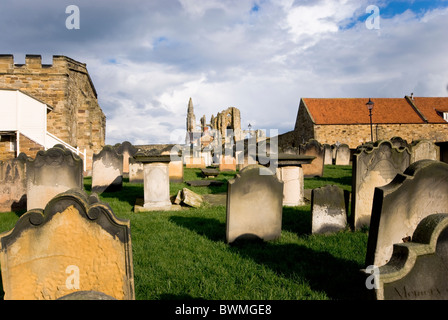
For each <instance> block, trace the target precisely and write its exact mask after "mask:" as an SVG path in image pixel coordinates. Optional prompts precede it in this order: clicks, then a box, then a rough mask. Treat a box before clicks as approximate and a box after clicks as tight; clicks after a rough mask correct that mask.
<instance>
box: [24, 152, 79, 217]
mask: <svg viewBox="0 0 448 320" xmlns="http://www.w3.org/2000/svg"><path fill="white" fill-rule="evenodd" d="M83 186H84V185H83V162H82V159H81V158H80V157H78V156H77V155H76V154H74V153H72V152H71V151H70V150H68V149H66V148H65V147H64V146H62V145H55V146H54V147H53V148H51V149H48V150H46V151H39V152H38V153H37V154H36V158H34V159H31V158H28V159H27V161H26V190H27V192H26V193H27V210H31V209H43V208H45V206H46V205H47V203H48V201H50V200H51V199H52V198H53V197H54V196H56V195H57V194H59V193H61V192H65V191H67V190H70V189H74V188H77V189H80V190H82V189H83Z"/></svg>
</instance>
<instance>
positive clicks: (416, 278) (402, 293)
mask: <svg viewBox="0 0 448 320" xmlns="http://www.w3.org/2000/svg"><path fill="white" fill-rule="evenodd" d="M369 267H371V266H369ZM372 271H373V274H372ZM364 272H365V273H366V276H367V279H366V284H369V285H371V288H372V289H375V291H374V293H375V298H376V299H378V300H447V299H448V282H447V281H446V279H447V278H448V214H446V213H439V214H431V215H429V216H427V217H425V218H423V219H422V220H421V221H420V223H419V224H418V225H417V227H416V229H415V231H414V232H413V234H412V241H410V242H406V243H399V244H394V246H393V255H392V258H391V260H390V261H389V262H388V263H387V264H386V265H384V266H382V267H380V268H378V269H376V270H375V269H369V270H367V268H366V270H364ZM374 286H376V288H375V287H374Z"/></svg>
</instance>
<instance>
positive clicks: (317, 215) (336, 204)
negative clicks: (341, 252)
mask: <svg viewBox="0 0 448 320" xmlns="http://www.w3.org/2000/svg"><path fill="white" fill-rule="evenodd" d="M347 204H348V194H347V193H346V192H344V190H343V189H341V188H339V187H338V186H333V185H326V186H324V187H321V188H316V189H313V190H312V192H311V217H312V219H311V221H312V223H311V233H313V234H322V233H333V232H338V231H341V230H344V229H345V228H346V226H347Z"/></svg>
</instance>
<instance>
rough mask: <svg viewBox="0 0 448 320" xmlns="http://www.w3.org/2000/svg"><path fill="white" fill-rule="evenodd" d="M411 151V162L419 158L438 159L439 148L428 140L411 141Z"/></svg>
mask: <svg viewBox="0 0 448 320" xmlns="http://www.w3.org/2000/svg"><path fill="white" fill-rule="evenodd" d="M409 149H410V151H411V163H414V162H417V161H419V160H439V159H440V148H439V147H438V146H436V145H435V144H434V143H433V142H432V141H429V140H424V139H423V140H417V141H412V143H411V144H410V145H409Z"/></svg>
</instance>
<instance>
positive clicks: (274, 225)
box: [226, 165, 283, 243]
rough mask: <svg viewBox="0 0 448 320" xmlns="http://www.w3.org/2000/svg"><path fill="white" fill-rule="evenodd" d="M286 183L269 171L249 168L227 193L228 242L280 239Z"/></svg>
mask: <svg viewBox="0 0 448 320" xmlns="http://www.w3.org/2000/svg"><path fill="white" fill-rule="evenodd" d="M282 198H283V183H282V182H281V181H279V180H278V179H277V177H276V175H275V174H274V173H273V172H272V171H271V170H270V169H268V168H266V167H263V166H261V165H249V166H247V167H245V168H244V169H243V170H241V171H240V172H239V173H238V174H237V175H236V177H235V179H232V180H229V183H228V190H227V221H226V223H227V229H226V240H227V242H228V243H232V242H234V241H235V240H237V239H246V238H259V239H263V240H265V241H269V240H274V239H277V238H279V237H280V234H281V229H282Z"/></svg>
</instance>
